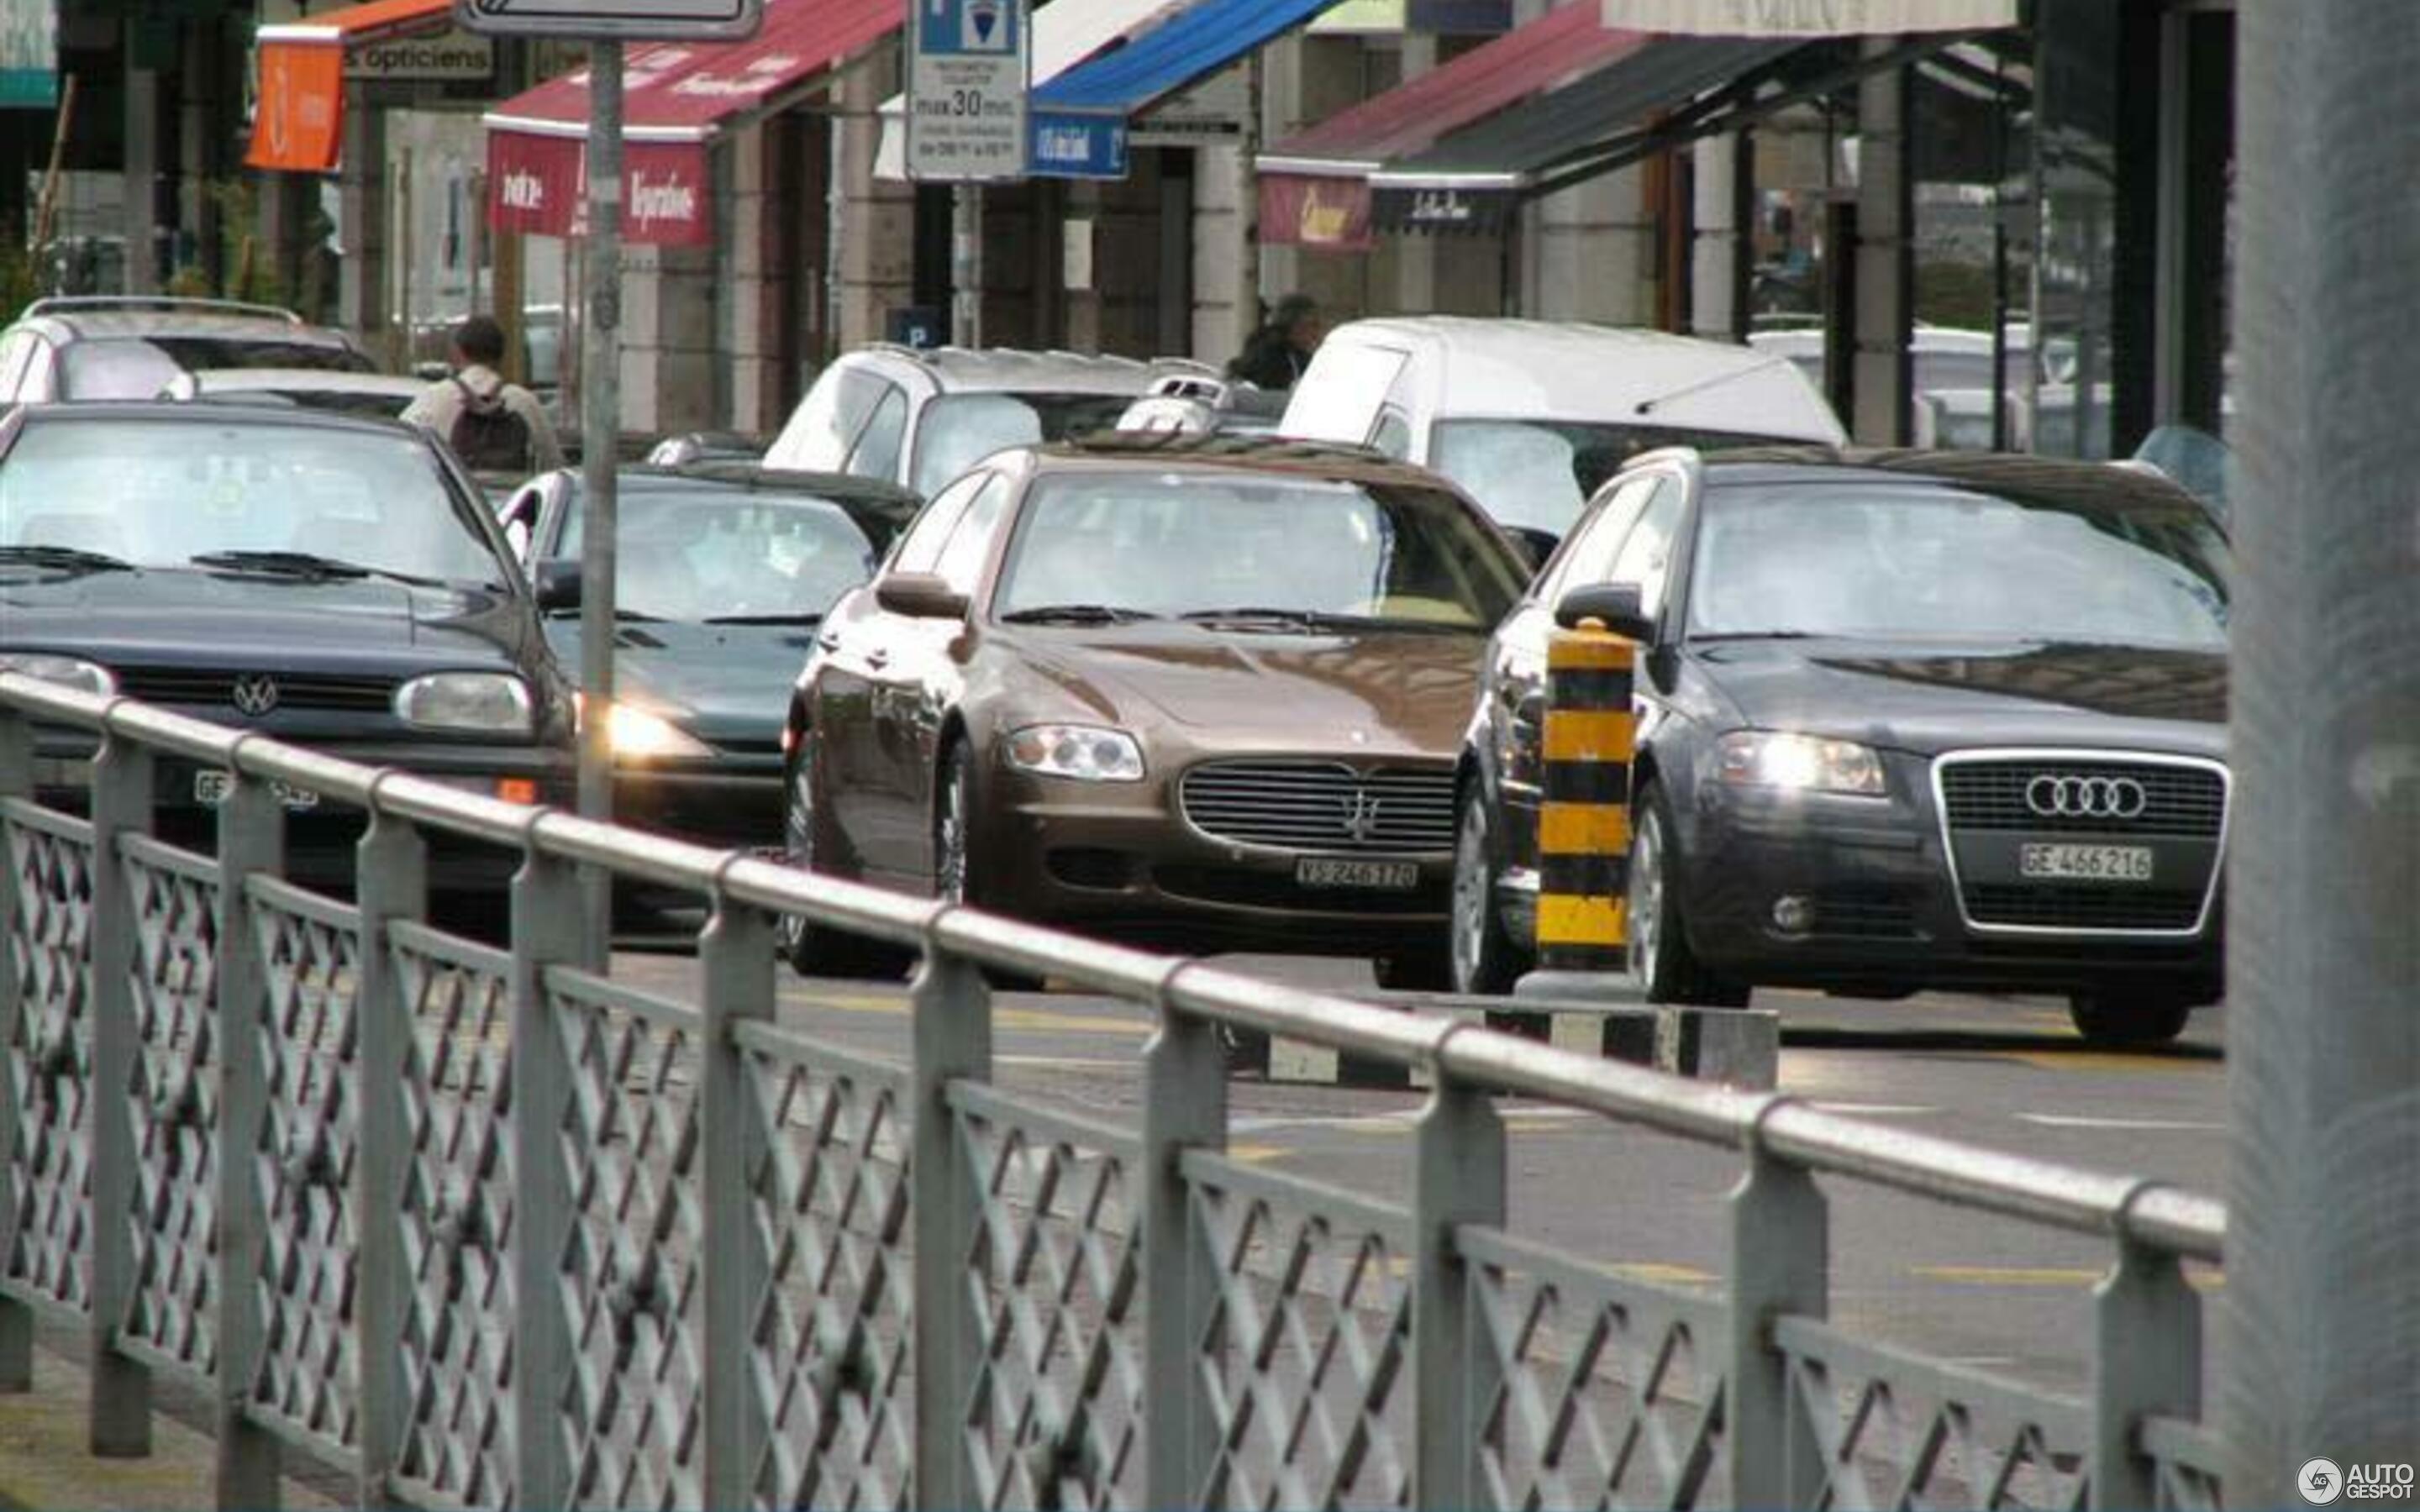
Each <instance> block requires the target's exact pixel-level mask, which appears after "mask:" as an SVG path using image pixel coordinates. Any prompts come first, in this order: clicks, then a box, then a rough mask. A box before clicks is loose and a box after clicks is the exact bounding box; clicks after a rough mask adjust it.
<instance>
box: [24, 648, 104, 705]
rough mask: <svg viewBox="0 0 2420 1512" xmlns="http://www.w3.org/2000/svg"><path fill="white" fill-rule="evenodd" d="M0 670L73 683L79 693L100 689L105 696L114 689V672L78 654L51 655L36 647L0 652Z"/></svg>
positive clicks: (61, 685)
mask: <svg viewBox="0 0 2420 1512" xmlns="http://www.w3.org/2000/svg"><path fill="white" fill-rule="evenodd" d="M0 672H18V673H22V674H23V675H24V676H27V677H39V678H40V679H41V680H42V681H43V682H45V683H56V684H58V685H59V686H60V687H72V688H74V689H75V690H76V691H77V692H79V693H99V694H101V696H102V697H104V698H106V697H107V696H108V695H110V694H112V693H115V692H116V691H117V676H116V673H114V672H112V671H110V670H109V669H108V668H106V667H104V666H102V665H101V663H99V662H97V661H85V659H84V658H83V657H81V656H46V655H44V654H43V653H41V652H39V651H11V652H7V653H0Z"/></svg>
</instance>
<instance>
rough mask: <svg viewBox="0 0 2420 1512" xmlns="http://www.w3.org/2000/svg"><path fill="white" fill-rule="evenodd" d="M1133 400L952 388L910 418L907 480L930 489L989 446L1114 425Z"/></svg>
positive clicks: (1002, 446)
mask: <svg viewBox="0 0 2420 1512" xmlns="http://www.w3.org/2000/svg"><path fill="white" fill-rule="evenodd" d="M1133 402H1134V396H1133V395H1132V394H1121V393H953V394H949V395H947V396H945V397H943V398H939V399H935V400H934V401H932V402H931V403H930V404H927V405H926V406H924V412H923V414H922V415H920V416H919V417H918V418H917V422H916V476H915V478H914V480H913V483H912V485H911V486H913V487H914V488H915V490H916V491H917V492H918V493H921V494H930V493H931V492H932V491H933V490H934V489H936V488H939V487H940V486H942V485H943V484H946V483H948V482H949V481H950V480H951V479H952V478H954V477H956V476H957V475H958V474H959V473H961V472H964V471H966V470H967V469H969V468H970V467H973V466H974V465H975V464H976V463H978V462H980V461H982V460H983V459H984V458H985V457H987V456H989V455H992V454H993V453H994V452H1001V451H1005V450H1007V449H1008V448H1009V447H1012V446H1031V445H1032V444H1034V443H1035V442H1037V441H1055V440H1060V439H1061V438H1063V437H1067V436H1080V435H1083V434H1084V433H1085V432H1087V431H1094V430H1114V429H1116V428H1117V424H1118V417H1119V416H1120V415H1122V414H1124V413H1125V409H1126V406H1127V405H1129V404H1132V403H1133Z"/></svg>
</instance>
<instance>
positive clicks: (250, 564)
mask: <svg viewBox="0 0 2420 1512" xmlns="http://www.w3.org/2000/svg"><path fill="white" fill-rule="evenodd" d="M193 563H194V566H196V567H232V568H234V569H235V570H236V571H238V572H266V573H274V574H276V575H278V576H280V577H287V578H366V577H369V576H370V575H371V574H372V573H373V572H375V571H377V570H378V569H376V568H374V567H365V566H362V565H360V564H359V563H351V562H339V561H337V560H336V559H335V558H334V557H323V556H317V555H314V554H313V553H311V552H309V551H205V552H203V553H202V554H201V555H200V556H197V557H194V559H193Z"/></svg>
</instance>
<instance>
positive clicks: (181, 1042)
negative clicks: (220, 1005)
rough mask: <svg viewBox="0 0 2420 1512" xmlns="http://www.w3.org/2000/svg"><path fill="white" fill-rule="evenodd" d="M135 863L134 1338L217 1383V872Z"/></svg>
mask: <svg viewBox="0 0 2420 1512" xmlns="http://www.w3.org/2000/svg"><path fill="white" fill-rule="evenodd" d="M124 865H125V868H126V879H127V887H128V889H129V892H130V895H131V896H132V900H133V905H134V938H135V956H134V1016H135V1025H136V1027H137V1029H138V1032H139V1034H140V1037H141V1038H140V1043H139V1046H138V1048H137V1051H136V1054H135V1063H134V1085H133V1086H132V1087H131V1088H128V1093H129V1097H130V1103H129V1105H128V1108H127V1112H128V1116H129V1117H130V1118H132V1120H133V1124H134V1134H135V1149H136V1151H137V1158H138V1159H139V1160H140V1162H141V1168H140V1169H139V1171H138V1172H137V1173H136V1177H135V1201H136V1205H137V1207H136V1212H137V1218H136V1222H135V1236H136V1237H135V1242H136V1244H137V1246H138V1249H137V1254H138V1255H139V1257H140V1262H139V1264H138V1265H137V1267H136V1271H135V1289H134V1297H133V1302H132V1310H131V1312H130V1314H129V1317H128V1319H127V1330H128V1332H129V1333H130V1334H131V1335H132V1336H133V1337H135V1338H138V1339H141V1340H143V1341H144V1342H145V1343H147V1344H149V1345H150V1346H152V1347H153V1348H154V1349H156V1350H160V1352H162V1353H163V1354H165V1355H167V1356H168V1357H169V1358H171V1359H174V1360H178V1361H181V1362H182V1363H184V1364H185V1365H190V1366H192V1367H193V1368H194V1369H195V1370H196V1371H199V1372H201V1373H203V1374H205V1375H208V1374H209V1373H210V1372H212V1371H214V1370H216V1369H217V1367H218V1336H217V1320H216V1318H215V1316H214V1314H215V1307H216V1288H217V1284H218V1275H217V1248H218V1158H219V1156H218V1119H219V1107H218V1087H219V1045H218V1033H219V1030H218V1025H217V1019H216V1016H215V1003H214V995H215V993H216V987H217V981H218V892H219V889H218V881H217V877H218V870H217V865H216V863H214V862H212V861H210V860H209V859H208V858H206V857H203V856H189V855H184V854H182V853H178V854H175V855H173V856H168V855H162V854H160V853H158V852H156V851H153V852H149V853H147V854H145V855H142V856H133V855H130V856H127V857H126V858H125V862H124Z"/></svg>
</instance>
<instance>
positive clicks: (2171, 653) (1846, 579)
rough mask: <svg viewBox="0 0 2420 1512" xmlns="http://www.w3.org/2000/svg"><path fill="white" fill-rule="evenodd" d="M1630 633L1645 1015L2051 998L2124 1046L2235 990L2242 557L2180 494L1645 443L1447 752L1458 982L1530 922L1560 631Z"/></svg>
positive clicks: (1558, 565)
mask: <svg viewBox="0 0 2420 1512" xmlns="http://www.w3.org/2000/svg"><path fill="white" fill-rule="evenodd" d="M1582 614H1587V615H1594V616H1597V617H1600V618H1602V619H1604V620H1605V622H1606V624H1607V625H1610V626H1611V627H1612V628H1614V629H1616V630H1619V631H1621V633H1623V634H1626V635H1629V636H1632V637H1633V638H1635V639H1636V640H1638V641H1639V642H1640V643H1641V645H1642V647H1643V650H1642V653H1641V656H1640V658H1639V662H1638V668H1637V672H1636V674H1635V676H1636V682H1635V685H1634V687H1635V696H1636V699H1637V707H1638V710H1639V733H1638V747H1637V760H1636V763H1635V764H1634V766H1633V769H1632V790H1631V796H1630V813H1631V829H1632V835H1633V840H1632V849H1631V852H1630V856H1629V867H1628V876H1629V897H1628V906H1629V933H1630V942H1629V943H1630V956H1631V963H1632V966H1633V969H1634V971H1635V972H1636V974H1637V976H1638V977H1639V978H1640V979H1641V980H1642V981H1643V983H1644V985H1645V987H1646V988H1647V991H1648V992H1649V994H1650V995H1652V996H1653V997H1655V998H1658V999H1662V1000H1666V1001H1678V1002H1698V1003H1714V1004H1734V1005H1735V1004H1738V1003H1742V1002H1745V1000H1746V998H1747V995H1748V992H1749V989H1751V988H1753V987H1761V986H1797V987H1815V988H1823V989H1827V990H1831V991H1836V992H1841V993H1846V994H1854V995H1900V994H1905V993H1909V992H1913V991H1916V990H1919V989H1925V988H1952V987H1954V988H1963V989H1968V990H1974V991H1985V992H2003V991H2005V992H2021V991H2031V992H2052V993H2059V994H2064V995H2067V996H2068V998H2069V1002H2070V1005H2071V1010H2072V1014H2073V1017H2074V1020H2075V1023H2076V1026H2077V1027H2078V1028H2079V1029H2081V1030H2082V1031H2083V1032H2084V1033H2085V1034H2086V1035H2087V1036H2089V1037H2091V1038H2094V1039H2098V1040H2110V1041H2152V1040H2163V1039H2167V1038H2170V1037H2172V1036H2174V1035H2175V1034H2177V1033H2178V1032H2180V1030H2181V1029H2182V1028H2183V1026H2184V1025H2185V1022H2186V1016H2187V1014H2188V1012H2189V1011H2190V1010H2191V1009H2192V1008H2194V1007H2195V1005H2198V1004H2202V1003H2207V1002H2210V1001H2211V1000H2213V999H2214V998H2215V997H2216V995H2217V994H2218V992H2219V988H2220V952H2219V931H2220V923H2221V909H2220V906H2219V898H2220V890H2221V880H2222V866H2221V862H2222V859H2223V854H2224V850H2225V845H2226V820H2227V809H2228V777H2227V768H2226V619H2227V553H2226V541H2225V538H2224V536H2223V535H2222V534H2221V532H2220V531H2219V529H2218V528H2217V526H2216V525H2215V524H2214V523H2213V522H2212V520H2211V517H2210V516H2209V515H2208V513H2207V512H2206V511H2205V510H2204V509H2203V508H2202V507H2201V506H2200V505H2199V504H2198V503H2196V502H2195V501H2194V500H2193V498H2192V497H2191V496H2189V495H2187V494H2185V493H2184V492H2183V491H2182V490H2180V489H2179V488H2177V487H2176V486H2173V485H2171V484H2169V483H2168V482H2166V481H2165V480H2164V479H2163V478H2160V477H2157V476H2154V475H2150V474H2148V473H2142V472H2134V471H2125V470H2120V469H2117V468H2110V467H2103V466H2096V465H2093V464H2089V463H2081V462H2065V461H2054V460H2051V459H2048V458H2044V457H2033V456H2007V455H1993V454H1981V453H1970V452H1945V453H1933V454H1922V453H1904V452H1902V453H1870V454H1858V453H1850V454H1838V453H1833V452H1829V451H1823V450H1813V449H1807V450H1798V451H1773V452H1763V453H1759V452H1738V453H1730V454H1722V455H1699V454H1696V453H1694V452H1687V451H1670V452H1664V453H1660V454H1657V455H1652V456H1648V457H1643V458H1641V459H1639V461H1637V463H1635V464H1634V465H1633V466H1632V467H1631V468H1629V469H1628V470H1626V471H1623V472H1622V473H1621V474H1620V475H1619V476H1618V477H1616V478H1615V479H1614V480H1613V481H1612V482H1611V483H1609V484H1608V485H1607V486H1606V488H1605V489H1603V490H1602V491H1601V492H1600V494H1599V496H1598V497H1597V499H1596V500H1595V501H1592V503H1591V504H1590V511H1589V513H1588V515H1587V516H1586V517H1584V518H1583V519H1582V520H1581V522H1580V524H1579V525H1578V527H1577V528H1576V529H1575V531H1574V532H1573V533H1572V535H1571V537H1570V538H1569V539H1568V540H1566V541H1565V542H1564V543H1563V546H1562V548H1561V549H1560V550H1559V552H1558V553H1557V554H1556V556H1555V557H1554V559H1553V560H1552V561H1551V562H1550V563H1548V564H1547V566H1546V568H1545V570H1544V572H1543V573H1542V574H1541V575H1540V577H1539V579H1538V580H1537V582H1536V583H1535V584H1533V585H1532V586H1531V588H1530V590H1529V592H1528V594H1527V596H1525V597H1524V599H1523V600H1522V603H1521V605H1520V607H1519V608H1518V609H1515V610H1514V611H1513V612H1512V615H1511V616H1509V617H1508V618H1507V619H1506V620H1505V622H1504V624H1503V625H1502V626H1501V627H1500V628H1499V629H1498V630H1497V635H1496V639H1495V642H1494V644H1493V646H1492V647H1491V649H1490V654H1489V662H1488V667H1487V671H1486V678H1485V686H1484V688H1483V691H1482V693H1481V697H1480V698H1479V700H1478V702H1477V704H1476V709H1475V713H1474V715H1473V717H1472V719H1471V723H1470V729H1469V732H1468V734H1467V736H1466V739H1465V741H1464V744H1463V764H1462V770H1461V779H1460V787H1459V790H1458V795H1457V804H1458V819H1457V830H1456V835H1457V840H1456V875H1455V893H1454V916H1455V918H1454V974H1455V977H1456V979H1457V982H1458V984H1459V985H1460V986H1462V987H1463V988H1465V989H1466V990H1471V991H1497V990H1500V989H1502V988H1503V987H1504V986H1506V985H1507V984H1508V983H1509V982H1510V981H1511V980H1512V978H1513V977H1514V976H1515V975H1516V974H1517V973H1518V972H1519V971H1520V970H1521V969H1522V968H1523V967H1524V966H1525V965H1526V964H1528V951H1527V949H1525V948H1524V944H1523V942H1525V941H1528V940H1529V939H1530V938H1532V935H1533V929H1534V912H1535V898H1536V883H1537V875H1538V872H1537V855H1538V816H1539V804H1538V793H1539V731H1540V721H1541V717H1542V714H1543V711H1544V659H1545V650H1546V641H1547V637H1548V633H1549V630H1550V628H1551V626H1552V625H1553V623H1554V622H1555V620H1556V619H1557V617H1558V616H1560V617H1562V618H1564V619H1566V620H1569V619H1571V618H1573V617H1575V616H1577V615H1582Z"/></svg>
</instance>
